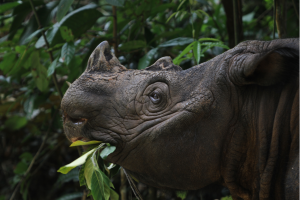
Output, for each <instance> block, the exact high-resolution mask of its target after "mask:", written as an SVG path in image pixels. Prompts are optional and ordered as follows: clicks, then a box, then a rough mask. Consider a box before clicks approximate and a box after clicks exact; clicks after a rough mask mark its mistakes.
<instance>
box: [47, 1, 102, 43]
mask: <svg viewBox="0 0 300 200" xmlns="http://www.w3.org/2000/svg"><path fill="white" fill-rule="evenodd" d="M97 7H98V6H97V5H96V4H94V3H91V4H88V5H86V6H83V7H81V8H79V9H76V10H74V11H72V12H70V13H69V14H68V15H67V16H65V17H64V18H63V19H62V20H61V21H60V23H59V24H57V26H58V27H60V26H66V27H68V28H69V29H70V30H71V31H72V33H73V34H74V38H77V37H78V36H80V35H81V34H83V33H85V32H86V31H87V30H88V29H89V28H91V27H92V26H93V25H94V24H95V23H96V21H97V19H98V18H99V17H101V16H102V14H101V13H100V12H99V11H98V10H97ZM63 41H64V40H63V38H62V36H61V34H60V32H58V30H56V31H54V32H53V39H50V40H49V42H50V45H51V46H54V45H55V44H58V43H62V42H63Z"/></svg>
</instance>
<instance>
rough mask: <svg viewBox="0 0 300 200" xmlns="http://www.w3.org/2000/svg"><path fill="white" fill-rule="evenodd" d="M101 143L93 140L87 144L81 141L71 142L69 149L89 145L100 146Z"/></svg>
mask: <svg viewBox="0 0 300 200" xmlns="http://www.w3.org/2000/svg"><path fill="white" fill-rule="evenodd" d="M100 143H102V142H101V141H95V140H92V141H88V142H84V141H81V140H77V141H76V142H73V143H72V144H71V145H70V147H75V146H83V145H91V144H100Z"/></svg>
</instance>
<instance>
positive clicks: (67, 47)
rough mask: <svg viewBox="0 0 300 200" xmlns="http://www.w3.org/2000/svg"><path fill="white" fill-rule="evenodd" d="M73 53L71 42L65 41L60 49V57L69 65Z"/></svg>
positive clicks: (73, 48)
mask: <svg viewBox="0 0 300 200" xmlns="http://www.w3.org/2000/svg"><path fill="white" fill-rule="evenodd" d="M74 54H75V46H74V43H73V42H67V43H65V44H64V46H63V47H62V49H61V59H62V60H63V61H64V62H65V63H66V64H67V65H69V64H70V62H71V60H72V58H73V56H74Z"/></svg>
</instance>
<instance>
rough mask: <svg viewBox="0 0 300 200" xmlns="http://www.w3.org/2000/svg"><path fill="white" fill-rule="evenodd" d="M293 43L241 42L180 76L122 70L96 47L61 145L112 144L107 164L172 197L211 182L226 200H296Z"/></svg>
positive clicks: (75, 89)
mask: <svg viewBox="0 0 300 200" xmlns="http://www.w3.org/2000/svg"><path fill="white" fill-rule="evenodd" d="M298 72H299V39H283V40H273V41H246V42H242V43H240V44H239V45H237V46H236V47H235V48H233V49H231V50H229V51H226V52H225V53H223V54H221V55H219V56H217V57H215V58H213V59H211V60H210V61H208V62H205V63H202V64H200V65H197V66H194V67H192V68H190V69H187V70H182V69H181V68H180V67H179V66H176V65H174V64H173V63H172V60H171V58H170V57H163V58H161V59H159V60H157V61H156V62H155V63H154V64H153V65H152V66H150V67H148V68H146V69H145V70H128V69H126V68H125V67H124V66H122V65H121V64H120V62H119V61H118V59H117V58H116V57H115V56H114V54H112V53H111V52H110V47H109V45H108V43H107V42H102V43H101V44H99V46H97V48H96V49H95V50H94V52H93V53H92V54H91V56H90V59H89V61H88V65H87V68H86V70H85V72H84V73H83V74H82V75H81V76H80V77H79V78H78V79H77V80H76V81H75V82H74V83H72V85H71V86H70V87H69V89H68V90H67V92H66V94H65V96H64V98H63V100H62V103H61V108H62V110H63V113H64V122H63V123H64V130H65V134H66V136H67V138H68V139H69V140H70V141H73V142H74V141H76V140H79V139H83V140H100V141H104V142H108V143H111V144H113V145H115V146H116V147H117V149H116V151H115V152H114V153H113V154H111V155H110V156H109V157H108V159H107V160H108V161H109V162H113V163H117V164H119V165H121V166H122V167H123V168H124V169H126V171H127V172H128V173H129V174H131V175H132V176H133V177H135V178H136V179H138V180H139V181H141V182H143V183H145V184H148V185H151V186H154V187H157V188H165V189H174V190H197V189H199V188H203V187H205V186H208V185H210V184H213V183H220V184H223V185H224V186H226V187H228V189H229V190H230V193H231V195H232V197H233V199H247V200H250V199H251V200H254V199H255V200H256V199H260V200H262V199H298V198H299V197H298V194H299V189H298V187H299V181H298V179H299V152H298V148H299V139H298V138H299V124H298V122H299V86H298V79H299V73H298Z"/></svg>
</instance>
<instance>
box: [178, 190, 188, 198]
mask: <svg viewBox="0 0 300 200" xmlns="http://www.w3.org/2000/svg"><path fill="white" fill-rule="evenodd" d="M186 195H187V191H176V196H177V197H178V198H180V199H182V200H183V199H185V198H186Z"/></svg>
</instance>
